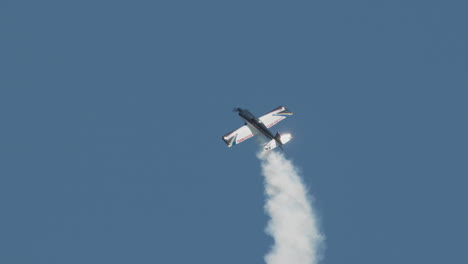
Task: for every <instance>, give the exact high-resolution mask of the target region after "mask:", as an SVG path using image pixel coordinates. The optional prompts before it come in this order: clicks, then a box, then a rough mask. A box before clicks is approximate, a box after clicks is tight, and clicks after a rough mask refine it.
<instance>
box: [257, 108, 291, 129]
mask: <svg viewBox="0 0 468 264" xmlns="http://www.w3.org/2000/svg"><path fill="white" fill-rule="evenodd" d="M292 114H293V113H291V112H290V111H289V110H288V109H286V107H284V106H279V107H277V108H276V109H275V110H273V111H271V112H270V113H268V114H266V115H264V116H262V117H260V118H259V119H260V121H262V123H263V124H265V126H266V127H268V128H270V127H272V126H274V125H276V124H278V123H279V122H280V121H281V120H283V119H285V118H286V117H287V116H290V115H292Z"/></svg>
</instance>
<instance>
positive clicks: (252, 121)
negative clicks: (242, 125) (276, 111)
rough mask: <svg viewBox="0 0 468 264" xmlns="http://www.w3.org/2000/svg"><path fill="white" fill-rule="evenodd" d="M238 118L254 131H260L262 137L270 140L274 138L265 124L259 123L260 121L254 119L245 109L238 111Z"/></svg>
mask: <svg viewBox="0 0 468 264" xmlns="http://www.w3.org/2000/svg"><path fill="white" fill-rule="evenodd" d="M239 116H240V117H242V119H244V120H245V121H246V122H248V123H249V124H250V125H252V126H253V127H254V128H255V129H257V130H258V131H260V132H261V133H262V134H263V135H264V136H266V137H267V138H268V139H270V140H272V139H274V138H275V136H274V135H273V133H271V131H270V130H269V129H268V128H267V127H266V126H265V124H263V123H262V121H260V119H258V118H256V117H255V116H254V115H252V113H250V112H249V111H248V110H245V109H239Z"/></svg>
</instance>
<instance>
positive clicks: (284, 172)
mask: <svg viewBox="0 0 468 264" xmlns="http://www.w3.org/2000/svg"><path fill="white" fill-rule="evenodd" d="M257 157H258V158H259V159H260V160H261V162H262V173H263V176H265V192H266V196H267V200H266V204H265V211H266V212H267V213H268V215H269V216H270V217H271V219H270V221H269V222H268V226H267V228H266V232H267V233H268V234H269V235H271V236H272V237H273V240H274V245H273V248H272V249H271V251H270V252H269V253H268V254H267V255H266V256H265V261H266V263H267V264H291V263H294V264H316V263H318V261H319V260H320V255H319V254H320V251H321V248H322V247H323V241H324V236H323V235H322V234H321V233H320V231H319V229H318V223H317V218H316V216H315V214H314V211H313V209H312V206H311V203H310V200H309V198H308V195H307V191H306V189H305V187H304V184H303V183H302V180H301V178H300V177H299V174H298V172H297V169H296V168H295V167H294V165H293V164H292V162H291V161H289V160H287V159H286V158H285V157H284V155H283V154H282V153H278V152H275V151H263V152H259V153H258V154H257Z"/></svg>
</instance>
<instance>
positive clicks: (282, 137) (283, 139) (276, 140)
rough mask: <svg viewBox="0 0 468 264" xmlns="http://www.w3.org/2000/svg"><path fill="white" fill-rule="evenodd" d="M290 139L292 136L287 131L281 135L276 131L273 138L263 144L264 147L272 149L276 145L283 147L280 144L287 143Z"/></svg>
mask: <svg viewBox="0 0 468 264" xmlns="http://www.w3.org/2000/svg"><path fill="white" fill-rule="evenodd" d="M291 139H292V136H291V134H289V133H287V134H282V135H281V134H280V133H276V136H275V138H274V139H272V140H270V141H269V142H268V143H266V144H265V145H264V149H265V150H272V149H274V148H276V147H280V148H281V149H283V148H282V147H281V146H282V145H284V144H286V143H288V142H289V141H290V140H291Z"/></svg>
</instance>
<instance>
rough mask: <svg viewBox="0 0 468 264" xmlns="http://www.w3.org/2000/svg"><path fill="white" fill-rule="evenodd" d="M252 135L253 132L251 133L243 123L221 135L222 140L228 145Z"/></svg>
mask: <svg viewBox="0 0 468 264" xmlns="http://www.w3.org/2000/svg"><path fill="white" fill-rule="evenodd" d="M253 136H254V134H253V133H252V130H250V128H249V127H248V126H247V125H245V126H241V127H240V128H239V129H237V130H234V131H232V132H231V133H229V134H227V135H225V136H223V141H224V142H225V143H226V144H227V145H228V147H232V146H233V145H237V144H239V143H242V142H244V141H245V140H247V139H249V138H251V137H253Z"/></svg>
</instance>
